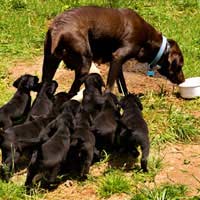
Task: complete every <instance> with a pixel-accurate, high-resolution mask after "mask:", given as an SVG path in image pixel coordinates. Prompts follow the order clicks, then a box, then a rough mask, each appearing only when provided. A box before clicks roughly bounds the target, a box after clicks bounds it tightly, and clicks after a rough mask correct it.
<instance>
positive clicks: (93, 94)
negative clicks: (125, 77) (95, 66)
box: [82, 73, 105, 118]
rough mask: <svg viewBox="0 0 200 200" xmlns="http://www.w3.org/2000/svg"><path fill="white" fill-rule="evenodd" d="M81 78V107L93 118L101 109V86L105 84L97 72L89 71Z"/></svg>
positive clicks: (102, 101)
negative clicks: (89, 72) (82, 85)
mask: <svg viewBox="0 0 200 200" xmlns="http://www.w3.org/2000/svg"><path fill="white" fill-rule="evenodd" d="M82 80H83V82H84V84H85V90H84V91H83V100H82V105H83V109H84V110H85V111H86V112H88V113H90V114H91V116H92V117H93V118H94V117H95V116H96V114H97V113H98V112H99V111H100V110H101V106H102V104H103V103H104V98H103V97H102V87H104V86H105V83H104V82H103V79H102V77H101V76H100V75H99V74H97V73H91V74H89V75H87V76H86V77H85V78H84V79H82Z"/></svg>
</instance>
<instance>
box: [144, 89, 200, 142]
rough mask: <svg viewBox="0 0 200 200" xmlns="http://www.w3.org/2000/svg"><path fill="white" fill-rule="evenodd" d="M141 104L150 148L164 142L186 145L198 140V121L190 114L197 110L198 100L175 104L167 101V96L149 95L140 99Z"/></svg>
mask: <svg viewBox="0 0 200 200" xmlns="http://www.w3.org/2000/svg"><path fill="white" fill-rule="evenodd" d="M172 98H173V97H171V99H172ZM142 102H143V105H145V106H144V111H143V113H144V117H145V119H146V120H147V123H148V125H149V130H150V136H151V143H152V146H153V145H159V144H163V143H166V142H184V143H188V142H191V141H195V140H196V139H198V138H199V135H200V121H199V120H198V117H195V115H194V114H193V113H192V112H194V111H195V110H196V109H198V108H197V107H198V105H199V103H200V98H198V99H196V100H192V101H191V102H190V101H188V102H183V103H182V102H181V101H180V103H177V102H176V101H173V100H171V101H169V97H167V96H162V95H160V94H156V93H149V94H148V95H146V96H144V97H143V98H142ZM187 103H188V104H187Z"/></svg>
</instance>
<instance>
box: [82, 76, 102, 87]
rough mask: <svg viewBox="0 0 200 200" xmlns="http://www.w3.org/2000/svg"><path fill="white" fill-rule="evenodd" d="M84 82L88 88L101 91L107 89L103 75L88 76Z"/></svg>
mask: <svg viewBox="0 0 200 200" xmlns="http://www.w3.org/2000/svg"><path fill="white" fill-rule="evenodd" d="M82 82H84V83H85V87H86V88H89V87H95V88H97V89H98V90H100V91H101V88H102V87H105V83H104V81H103V79H102V77H101V75H100V74H97V73H91V74H88V75H87V76H85V77H84V79H83V80H82Z"/></svg>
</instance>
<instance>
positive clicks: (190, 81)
mask: <svg viewBox="0 0 200 200" xmlns="http://www.w3.org/2000/svg"><path fill="white" fill-rule="evenodd" d="M179 87H181V88H183V87H186V88H190V87H200V77H191V78H187V79H185V81H184V82H183V83H181V84H179Z"/></svg>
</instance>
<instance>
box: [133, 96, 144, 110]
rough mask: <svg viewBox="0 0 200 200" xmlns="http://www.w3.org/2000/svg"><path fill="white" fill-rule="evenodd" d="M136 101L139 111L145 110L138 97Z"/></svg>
mask: <svg viewBox="0 0 200 200" xmlns="http://www.w3.org/2000/svg"><path fill="white" fill-rule="evenodd" d="M135 101H136V103H137V105H138V107H139V109H140V110H143V105H142V103H141V100H140V98H139V97H138V96H135Z"/></svg>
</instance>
